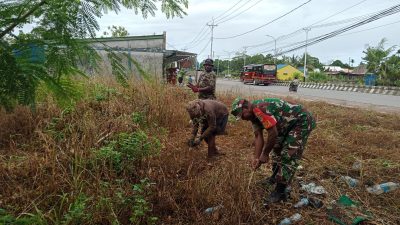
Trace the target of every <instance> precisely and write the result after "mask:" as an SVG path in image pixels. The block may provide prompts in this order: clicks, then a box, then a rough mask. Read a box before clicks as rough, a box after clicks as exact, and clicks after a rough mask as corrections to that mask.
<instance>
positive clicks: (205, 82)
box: [197, 71, 216, 99]
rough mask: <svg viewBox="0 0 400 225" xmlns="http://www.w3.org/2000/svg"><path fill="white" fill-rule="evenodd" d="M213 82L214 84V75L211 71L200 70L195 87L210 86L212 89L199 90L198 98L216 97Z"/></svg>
mask: <svg viewBox="0 0 400 225" xmlns="http://www.w3.org/2000/svg"><path fill="white" fill-rule="evenodd" d="M215 84H216V75H215V73H214V72H213V71H211V72H210V73H207V72H205V71H204V72H202V73H201V74H200V77H199V81H198V82H197V87H199V88H205V87H211V88H212V89H211V90H210V91H208V92H199V99H216V97H215Z"/></svg>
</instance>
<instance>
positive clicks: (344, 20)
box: [246, 0, 374, 48]
mask: <svg viewBox="0 0 400 225" xmlns="http://www.w3.org/2000/svg"><path fill="white" fill-rule="evenodd" d="M365 1H367V0H364V1H361V2H358V3H357V4H355V5H352V6H350V7H347V8H345V9H343V10H341V11H339V12H336V13H335V14H333V15H330V16H328V17H326V18H324V19H322V20H319V21H318V22H315V23H313V24H311V25H310V26H307V27H308V28H312V29H315V28H323V27H329V26H336V25H339V24H344V23H350V22H354V21H361V20H363V19H365V18H368V17H370V16H371V15H373V14H374V13H368V14H365V15H362V16H357V17H353V18H348V19H343V20H338V21H334V22H330V23H325V24H320V25H316V24H318V23H320V22H322V21H325V20H327V19H329V18H332V17H333V16H335V15H338V14H340V13H342V12H344V11H346V10H348V9H351V8H353V7H355V6H357V5H359V4H361V3H362V2H365ZM304 28H305V27H303V28H300V29H298V30H296V31H294V32H291V33H289V34H286V35H282V36H279V37H278V38H277V40H280V41H283V40H286V39H288V38H292V37H293V36H295V35H298V34H301V33H303V31H304V30H303V29H304ZM272 43H273V42H272V41H269V42H265V43H261V44H257V45H249V46H246V47H249V48H255V47H260V46H264V45H269V44H272Z"/></svg>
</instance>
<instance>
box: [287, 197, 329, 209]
mask: <svg viewBox="0 0 400 225" xmlns="http://www.w3.org/2000/svg"><path fill="white" fill-rule="evenodd" d="M308 205H311V206H312V207H314V208H317V209H318V208H321V207H322V206H323V205H324V203H323V202H322V201H321V200H319V199H316V198H302V199H300V201H299V202H297V203H296V204H295V205H294V206H293V207H294V208H301V207H303V206H308Z"/></svg>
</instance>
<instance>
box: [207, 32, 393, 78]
mask: <svg viewBox="0 0 400 225" xmlns="http://www.w3.org/2000/svg"><path fill="white" fill-rule="evenodd" d="M385 43H386V39H385V38H384V39H382V40H381V41H380V42H379V43H378V44H377V45H376V46H367V48H366V49H365V50H364V51H363V53H364V57H363V58H362V60H363V61H362V62H361V63H360V64H359V65H362V64H365V65H366V67H367V69H368V72H369V73H373V74H376V75H377V76H378V78H379V79H378V84H381V85H395V86H400V49H397V46H391V47H388V48H386V47H385ZM396 49H397V50H396ZM274 62H276V64H289V65H292V66H293V67H296V68H299V67H304V55H302V56H297V55H292V56H285V55H283V56H280V57H278V58H277V59H274V56H273V55H272V54H266V55H263V54H256V55H252V56H251V55H245V54H242V53H236V55H235V56H234V57H233V58H232V59H230V60H229V59H218V58H217V59H215V62H214V68H215V70H216V72H217V73H218V74H220V75H221V76H222V75H223V74H228V73H230V74H232V75H236V76H238V75H239V74H240V72H241V71H242V69H243V66H244V65H248V64H265V63H274ZM353 63H354V60H352V59H350V60H349V62H348V63H347V62H346V63H344V62H342V61H340V60H334V61H333V62H332V63H331V64H329V66H339V67H341V68H346V69H354V68H355V67H357V66H359V65H353ZM323 66H324V65H323V64H322V63H321V62H320V60H319V59H318V57H315V56H312V55H310V54H307V69H308V71H309V72H313V71H316V69H319V71H321V73H322V76H323V75H324V74H323V73H324V68H323ZM228 69H229V71H228ZM325 75H326V74H325Z"/></svg>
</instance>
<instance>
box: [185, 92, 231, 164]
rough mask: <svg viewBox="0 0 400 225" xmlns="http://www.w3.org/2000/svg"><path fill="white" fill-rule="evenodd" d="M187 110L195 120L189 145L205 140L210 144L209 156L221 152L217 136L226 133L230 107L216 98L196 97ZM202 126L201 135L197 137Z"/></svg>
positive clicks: (192, 145)
mask: <svg viewBox="0 0 400 225" xmlns="http://www.w3.org/2000/svg"><path fill="white" fill-rule="evenodd" d="M186 110H187V112H188V113H189V116H190V119H191V120H192V121H193V130H192V136H191V138H190V139H189V141H188V144H189V146H190V147H194V146H197V145H199V144H200V142H201V141H202V140H204V141H205V142H206V143H207V145H208V157H213V156H217V155H219V154H220V153H219V152H218V148H217V147H216V145H215V137H216V136H217V135H223V134H226V132H225V128H226V124H227V123H228V116H229V110H228V107H226V106H225V105H224V104H223V103H221V102H218V101H215V100H209V99H205V100H202V99H196V100H194V101H191V102H189V103H188V105H187V106H186ZM200 127H201V135H200V137H197V138H196V136H197V132H198V130H199V128H200Z"/></svg>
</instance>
